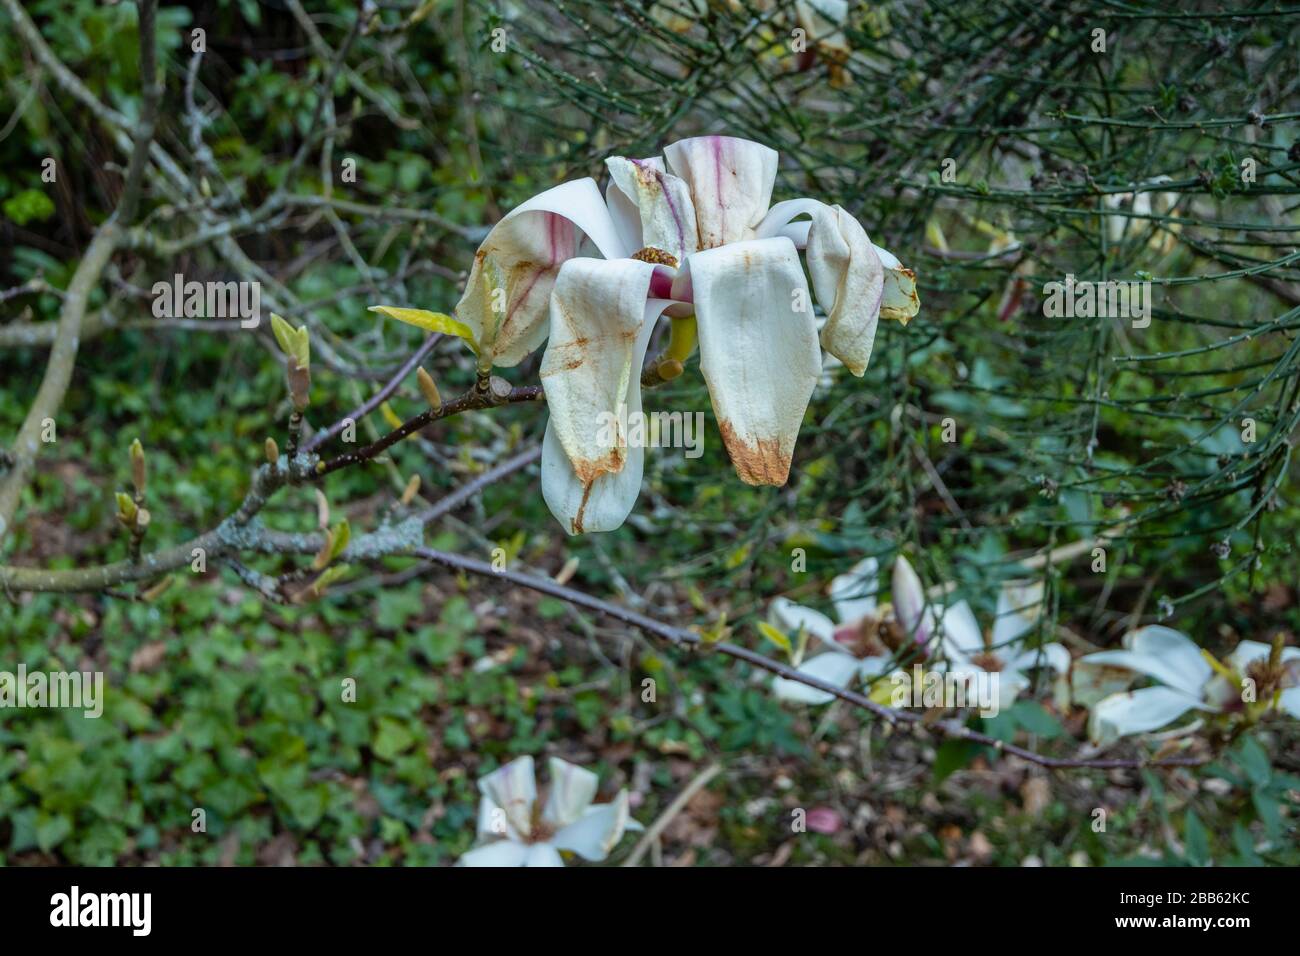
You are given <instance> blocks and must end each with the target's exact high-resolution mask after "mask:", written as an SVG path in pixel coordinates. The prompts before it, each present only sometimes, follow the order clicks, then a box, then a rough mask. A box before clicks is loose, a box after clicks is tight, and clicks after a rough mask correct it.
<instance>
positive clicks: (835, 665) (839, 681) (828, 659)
mask: <svg viewBox="0 0 1300 956" xmlns="http://www.w3.org/2000/svg"><path fill="white" fill-rule="evenodd" d="M861 666H862V662H861V661H859V660H858V659H857V658H856V657H854V656H853V655H852V654H845V653H841V652H836V651H833V650H831V651H826V652H825V653H824V654H818V655H817V656H816V657H812V658H809V659H808V660H806V661H804V662H803V663H802V664H800V665H799V666H798V667H797V668H795V670H797V671H798V672H799V673H800V674H807V675H808V676H809V677H815V678H817V679H818V680H820V681H824V682H825V683H827V684H832V685H834V686H835V687H848V686H849V683H850V682H851V681H852V680H853V678H854V677H856V676H857V675H858V671H859V669H860V668H861ZM772 693H773V694H775V695H776V696H777V697H778V698H780V699H781V700H789V701H794V702H795V703H800V704H826V703H829V702H830V701H832V700H834V699H835V695H834V694H828V693H827V692H826V691H824V690H818V689H817V688H816V687H809V686H808V685H807V684H801V683H799V682H798V681H795V680H788V679H787V678H784V677H778V678H777V679H776V680H774V681H772Z"/></svg>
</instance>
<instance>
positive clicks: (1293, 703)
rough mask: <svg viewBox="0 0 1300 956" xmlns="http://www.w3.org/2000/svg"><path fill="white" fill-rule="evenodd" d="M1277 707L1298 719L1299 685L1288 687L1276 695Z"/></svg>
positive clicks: (1299, 718)
mask: <svg viewBox="0 0 1300 956" xmlns="http://www.w3.org/2000/svg"><path fill="white" fill-rule="evenodd" d="M1277 706H1278V709H1279V710H1281V711H1282V712H1283V713H1284V714H1290V715H1291V716H1292V717H1294V718H1295V719H1296V720H1300V687H1288V688H1287V689H1286V690H1284V691H1282V693H1281V694H1280V695H1279V697H1278V701H1277Z"/></svg>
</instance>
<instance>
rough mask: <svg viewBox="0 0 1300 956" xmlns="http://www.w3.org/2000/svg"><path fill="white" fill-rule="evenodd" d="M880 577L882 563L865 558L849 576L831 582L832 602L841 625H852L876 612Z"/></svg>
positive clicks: (838, 577) (852, 569) (842, 576)
mask: <svg viewBox="0 0 1300 956" xmlns="http://www.w3.org/2000/svg"><path fill="white" fill-rule="evenodd" d="M879 575H880V563H879V562H878V561H877V560H876V559H875V558H863V559H862V560H861V561H859V562H858V563H857V564H855V565H854V566H853V567H852V568H851V569H850V570H849V571H848V573H847V574H841V575H838V576H837V577H836V578H835V579H834V580H832V581H831V595H830V596H831V601H832V602H833V603H834V604H835V614H836V615H837V616H838V617H839V619H840V623H841V624H852V623H853V622H855V621H860V620H862V619H863V618H864V617H866V616H867V615H868V614H872V613H874V612H875V610H876V591H877V590H878V588H879V583H878V581H877V580H876V579H877V578H878V577H879Z"/></svg>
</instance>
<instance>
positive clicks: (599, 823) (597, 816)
mask: <svg viewBox="0 0 1300 956" xmlns="http://www.w3.org/2000/svg"><path fill="white" fill-rule="evenodd" d="M627 822H628V796H627V791H626V790H621V791H619V794H618V796H617V797H615V798H614V800H613V801H612V802H611V803H602V804H598V805H596V806H592V807H588V808H587V810H586V812H585V813H583V815H582V816H581V817H580V818H579V819H577V820H575V821H574V822H572V823H570V824H568V825H567V826H565V827H564V828H563V829H561V830H560V831H559V832H558V833H556V834H555V836H553V837H552V838H551V843H552V844H553V845H554V846H555V847H557V848H558V849H561V850H570V851H572V852H574V853H576V854H578V856H580V857H582V858H583V859H584V860H591V861H593V862H594V861H599V860H603V859H605V857H607V856H609V851H610V850H612V849H614V847H615V846H616V845H617V844H618V841H619V840H621V839H622V838H623V831H624V830H625V829H626V828H627Z"/></svg>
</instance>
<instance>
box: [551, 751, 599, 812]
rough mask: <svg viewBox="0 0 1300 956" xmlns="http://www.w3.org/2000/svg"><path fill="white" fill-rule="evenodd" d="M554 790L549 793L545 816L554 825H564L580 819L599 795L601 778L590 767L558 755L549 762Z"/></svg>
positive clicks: (552, 788)
mask: <svg viewBox="0 0 1300 956" xmlns="http://www.w3.org/2000/svg"><path fill="white" fill-rule="evenodd" d="M548 766H549V767H550V771H551V789H550V792H549V793H548V794H547V795H546V807H545V809H543V810H542V819H543V820H544V821H546V822H547V823H549V824H550V825H551V826H552V827H562V826H565V825H567V824H569V823H572V822H573V821H574V820H577V819H579V818H580V817H581V816H582V814H583V813H584V812H585V811H586V809H587V807H589V806H591V801H592V800H594V799H595V798H596V789H597V787H598V786H599V785H600V778H599V777H597V776H596V775H595V774H594V773H592V772H591V771H590V770H587V769H586V768H584V767H579V766H577V765H576V764H571V763H569V762H568V761H567V760H561V759H560V758H559V757H552V758H551V759H550V760H549V761H548Z"/></svg>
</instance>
